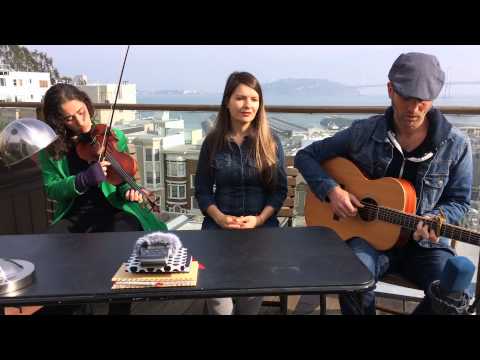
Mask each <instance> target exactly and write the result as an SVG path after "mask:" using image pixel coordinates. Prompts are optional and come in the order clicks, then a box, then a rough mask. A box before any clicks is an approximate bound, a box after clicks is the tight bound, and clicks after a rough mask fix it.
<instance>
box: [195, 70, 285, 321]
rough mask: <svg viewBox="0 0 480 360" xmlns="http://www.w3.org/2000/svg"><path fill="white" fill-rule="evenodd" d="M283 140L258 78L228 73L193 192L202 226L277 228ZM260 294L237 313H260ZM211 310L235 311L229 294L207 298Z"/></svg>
mask: <svg viewBox="0 0 480 360" xmlns="http://www.w3.org/2000/svg"><path fill="white" fill-rule="evenodd" d="M284 162H285V161H284V153H283V148H282V144H281V143H280V140H279V139H278V137H277V136H275V135H274V134H272V132H271V130H270V127H269V125H268V121H267V116H266V112H265V108H264V104H263V96H262V89H261V87H260V83H259V82H258V80H257V79H256V78H255V77H254V76H253V75H252V74H250V73H247V72H234V73H232V74H231V75H230V77H229V78H228V80H227V84H226V86H225V90H224V93H223V98H222V104H221V108H220V112H219V113H218V116H217V120H216V123H215V126H214V128H213V129H212V131H211V132H210V133H209V134H208V135H207V137H206V138H205V141H204V142H203V145H202V149H201V151H200V156H199V160H198V166H197V173H196V176H195V196H196V198H197V200H198V205H199V207H200V209H201V211H202V213H203V214H204V215H205V219H204V221H203V224H202V230H210V229H235V230H242V229H252V228H256V227H276V226H278V220H277V217H276V213H277V212H278V210H279V209H280V208H281V206H282V204H283V201H284V200H285V197H286V195H287V176H286V172H285V165H284ZM261 302H262V298H261V297H254V298H238V299H236V311H235V313H237V314H256V313H258V310H259V308H260V306H261ZM207 304H208V307H209V310H210V313H215V314H231V313H232V311H233V302H232V299H230V298H222V299H209V300H208V301H207Z"/></svg>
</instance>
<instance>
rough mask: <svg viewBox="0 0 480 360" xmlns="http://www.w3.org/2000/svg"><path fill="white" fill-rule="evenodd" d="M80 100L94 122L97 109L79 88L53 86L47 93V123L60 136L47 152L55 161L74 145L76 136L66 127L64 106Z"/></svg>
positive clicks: (44, 107) (61, 85)
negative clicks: (73, 138)
mask: <svg viewBox="0 0 480 360" xmlns="http://www.w3.org/2000/svg"><path fill="white" fill-rule="evenodd" d="M71 100H78V101H81V102H83V103H84V104H85V105H86V107H87V110H88V113H89V114H90V118H91V119H92V121H93V116H94V114H95V109H94V108H93V104H92V101H91V100H90V98H89V97H88V95H87V94H86V93H85V92H83V91H82V90H80V89H78V88H77V87H75V86H73V85H70V84H56V85H53V86H52V87H51V88H50V89H48V90H47V92H46V93H45V97H44V98H43V116H44V120H45V122H46V123H47V124H48V125H50V127H51V128H52V129H53V130H54V131H55V133H56V134H57V135H58V139H57V140H56V141H55V142H53V144H51V145H50V146H49V147H48V148H47V151H48V153H49V154H50V156H52V157H53V158H55V159H59V158H60V157H62V156H63V155H65V154H66V153H67V152H68V151H69V150H70V149H71V148H72V147H73V145H74V143H73V140H72V137H73V136H74V134H73V133H72V132H71V131H70V130H69V129H68V128H67V127H66V126H65V123H64V119H63V118H64V114H63V112H62V105H63V104H65V103H66V102H67V101H71Z"/></svg>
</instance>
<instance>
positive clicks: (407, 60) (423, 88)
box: [388, 52, 445, 100]
mask: <svg viewBox="0 0 480 360" xmlns="http://www.w3.org/2000/svg"><path fill="white" fill-rule="evenodd" d="M388 79H389V80H390V81H391V82H392V84H393V88H394V89H395V91H396V92H397V93H399V94H400V95H401V96H403V97H406V98H410V97H413V98H417V99H421V100H434V99H435V98H436V97H437V96H438V95H439V94H440V91H441V90H442V87H443V84H444V83H445V73H444V72H443V70H442V69H441V68H440V63H439V62H438V60H437V58H436V57H435V56H433V55H429V54H423V53H415V52H411V53H407V54H402V55H400V56H399V57H398V58H397V60H395V62H394V63H393V65H392V68H391V69H390V72H389V73H388Z"/></svg>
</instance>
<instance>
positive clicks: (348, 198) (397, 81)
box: [295, 53, 473, 314]
mask: <svg viewBox="0 0 480 360" xmlns="http://www.w3.org/2000/svg"><path fill="white" fill-rule="evenodd" d="M388 78H389V80H390V81H389V82H388V84H387V89H388V95H389V97H390V99H391V102H392V106H391V107H389V108H388V109H387V110H386V111H385V113H384V114H383V115H377V116H372V117H370V118H368V119H364V120H358V121H355V122H354V123H353V124H352V125H351V126H350V127H349V128H347V129H345V130H342V131H340V132H338V133H336V134H335V135H334V136H332V137H330V138H326V139H324V140H320V141H317V142H315V143H313V144H311V145H309V146H308V147H306V148H304V149H302V150H300V151H299V152H298V154H297V156H296V157H295V167H297V168H298V169H299V170H300V173H301V174H302V175H303V177H304V178H305V180H306V181H307V183H308V185H309V187H310V189H311V191H312V192H313V193H314V194H315V195H316V196H317V197H318V198H319V199H320V200H321V201H328V202H329V206H330V208H331V211H332V212H333V214H335V219H336V220H338V221H339V222H340V223H341V221H342V219H347V218H350V217H355V216H356V215H357V214H358V210H359V208H361V207H364V206H365V205H364V204H363V203H362V202H360V200H361V199H358V198H357V197H355V195H353V194H352V193H351V192H348V191H346V190H344V189H343V188H342V184H339V183H338V182H336V181H335V180H334V179H333V178H332V177H331V176H329V173H328V172H327V171H326V170H325V168H324V167H322V163H324V162H325V161H327V160H329V159H333V158H336V157H343V158H347V159H349V160H351V161H352V162H353V163H354V164H355V165H356V166H357V167H358V168H359V169H360V170H361V171H362V172H363V173H364V174H365V176H366V177H368V178H369V179H379V178H383V177H393V178H399V179H404V180H407V181H408V182H410V183H411V184H412V185H413V188H414V189H415V193H416V199H417V203H416V214H417V215H420V216H423V217H435V216H441V217H442V219H443V220H442V221H444V222H445V223H448V224H458V223H459V222H460V220H461V219H462V217H463V216H464V215H465V213H466V212H467V211H468V208H469V205H470V196H471V187H472V180H473V174H472V172H473V165H472V149H471V145H470V142H469V140H468V138H467V137H466V136H465V135H464V134H463V133H461V132H460V131H459V130H458V129H456V128H454V127H453V126H452V125H451V124H450V123H449V122H448V121H447V119H446V118H445V117H444V116H443V114H442V113H441V112H440V111H439V110H438V109H436V108H434V107H433V104H432V103H433V100H434V99H435V98H436V97H437V96H438V95H439V94H440V91H441V89H442V87H443V85H444V81H445V74H444V72H443V71H442V69H441V68H440V64H439V62H438V60H437V59H436V58H435V57H434V56H432V55H428V54H423V53H407V54H402V55H400V56H399V57H398V58H397V59H396V61H395V62H394V64H393V65H392V68H391V69H390V72H389V74H388ZM339 170H340V171H341V169H339ZM381 235H382V234H378V235H377V236H381ZM347 244H348V245H349V246H350V247H351V248H352V250H353V251H354V252H355V254H356V255H357V256H358V257H359V259H360V260H361V261H362V262H363V263H364V264H365V265H366V266H367V268H368V269H369V270H370V271H371V272H372V273H373V274H374V276H375V279H376V280H377V281H378V279H379V278H381V277H382V276H383V275H384V274H385V273H386V272H387V271H396V272H400V273H401V274H402V275H403V276H405V277H406V278H407V279H409V280H410V281H412V282H414V283H415V284H417V285H418V286H419V287H420V288H422V289H423V290H424V291H425V292H426V294H427V296H425V298H424V300H423V301H422V303H420V305H419V306H418V307H417V308H416V309H415V312H414V313H417V314H425V313H431V312H432V309H431V299H430V298H429V296H428V292H427V290H428V288H429V286H430V284H431V283H432V282H433V281H434V280H438V279H439V278H440V274H441V273H442V270H443V268H444V266H445V263H446V262H447V260H448V259H449V258H450V257H453V256H455V252H454V250H453V249H452V248H451V247H450V246H449V242H448V240H447V239H444V238H439V237H438V236H437V233H436V232H435V229H433V228H429V226H428V225H426V224H425V223H424V222H422V221H420V222H419V223H418V225H417V226H416V230H414V231H412V232H411V233H409V234H408V241H407V242H406V244H405V245H404V246H402V247H398V246H396V247H393V248H391V249H388V250H379V249H376V248H375V247H373V246H372V245H371V244H370V243H369V242H368V241H366V240H365V239H362V238H360V237H353V238H351V239H349V240H348V241H347ZM340 306H341V310H342V313H343V314H375V295H374V292H373V290H372V291H368V292H366V293H363V294H358V295H357V294H356V295H349V294H346V295H341V296H340Z"/></svg>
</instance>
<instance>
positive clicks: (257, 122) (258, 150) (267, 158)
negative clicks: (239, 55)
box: [205, 72, 277, 189]
mask: <svg viewBox="0 0 480 360" xmlns="http://www.w3.org/2000/svg"><path fill="white" fill-rule="evenodd" d="M240 84H243V85H246V86H248V87H250V88H252V89H254V90H255V91H256V92H257V93H258V96H259V107H258V111H257V114H256V115H255V118H254V119H253V122H252V124H251V126H250V130H251V136H252V138H253V146H252V147H251V148H250V154H249V155H250V156H251V157H252V158H253V159H255V163H256V167H257V170H258V172H259V173H260V175H261V179H262V182H263V183H264V184H265V186H267V187H268V188H270V189H272V188H273V186H274V185H275V182H276V178H275V174H276V171H275V169H276V163H277V157H276V149H277V148H276V147H277V144H276V142H275V139H274V138H273V136H272V133H271V131H270V126H269V125H268V120H267V113H266V111H265V106H264V104H263V94H262V88H261V86H260V82H259V81H258V80H257V79H256V78H255V76H253V75H252V74H250V73H248V72H233V73H232V74H230V76H229V77H228V79H227V83H226V84H225V90H224V91H223V98H222V104H221V106H220V111H219V112H218V115H217V118H216V121H215V125H214V127H213V129H212V130H211V132H210V133H209V134H208V135H207V137H206V139H205V141H207V144H208V145H209V148H210V156H209V161H210V162H212V161H213V159H214V158H215V154H216V153H217V152H219V151H221V149H222V148H223V147H225V146H226V145H227V143H228V136H229V134H231V132H232V123H231V119H230V112H229V110H228V107H227V106H228V102H229V101H230V97H231V96H232V94H233V92H234V91H235V89H236V88H237V86H239V85H240Z"/></svg>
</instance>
